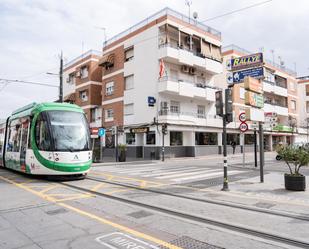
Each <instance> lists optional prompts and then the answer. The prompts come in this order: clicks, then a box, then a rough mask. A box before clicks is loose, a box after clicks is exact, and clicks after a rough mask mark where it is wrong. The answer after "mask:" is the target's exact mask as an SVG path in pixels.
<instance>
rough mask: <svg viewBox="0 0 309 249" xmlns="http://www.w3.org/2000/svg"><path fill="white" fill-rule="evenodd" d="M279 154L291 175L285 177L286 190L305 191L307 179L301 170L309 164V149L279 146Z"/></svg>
mask: <svg viewBox="0 0 309 249" xmlns="http://www.w3.org/2000/svg"><path fill="white" fill-rule="evenodd" d="M277 153H278V155H279V156H281V158H282V160H284V161H285V163H286V164H287V166H288V167H289V170H290V173H289V174H287V173H286V174H285V175H284V183H285V188H286V189H287V190H296V191H304V190H305V189H306V177H305V176H304V175H302V174H301V173H300V172H299V170H300V168H301V167H303V166H307V165H308V164H309V147H307V146H301V147H296V146H279V147H278V148H277Z"/></svg>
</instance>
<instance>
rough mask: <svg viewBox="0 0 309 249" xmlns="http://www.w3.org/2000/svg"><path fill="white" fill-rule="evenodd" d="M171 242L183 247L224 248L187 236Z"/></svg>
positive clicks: (162, 248)
mask: <svg viewBox="0 0 309 249" xmlns="http://www.w3.org/2000/svg"><path fill="white" fill-rule="evenodd" d="M169 243H170V244H172V245H175V246H178V247H181V248H183V249H223V247H218V246H214V245H211V244H208V243H205V242H202V241H199V240H196V239H192V238H190V237H187V236H182V237H180V238H177V239H175V240H172V241H170V242H169ZM159 248H161V249H165V248H166V247H164V246H161V247H159Z"/></svg>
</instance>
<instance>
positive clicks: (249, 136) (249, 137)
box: [245, 134, 254, 145]
mask: <svg viewBox="0 0 309 249" xmlns="http://www.w3.org/2000/svg"><path fill="white" fill-rule="evenodd" d="M245 144H249V145H250V144H254V134H245Z"/></svg>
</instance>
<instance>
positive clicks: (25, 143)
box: [20, 119, 29, 171]
mask: <svg viewBox="0 0 309 249" xmlns="http://www.w3.org/2000/svg"><path fill="white" fill-rule="evenodd" d="M22 128H23V129H22V135H21V145H20V168H21V170H22V171H26V169H27V167H26V151H27V146H28V130H29V119H26V120H24V121H23V123H22Z"/></svg>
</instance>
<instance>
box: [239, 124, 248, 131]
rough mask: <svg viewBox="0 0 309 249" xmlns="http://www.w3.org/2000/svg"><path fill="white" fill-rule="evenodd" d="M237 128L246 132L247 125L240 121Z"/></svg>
mask: <svg viewBox="0 0 309 249" xmlns="http://www.w3.org/2000/svg"><path fill="white" fill-rule="evenodd" d="M239 130H240V131H241V132H246V131H247V130H248V125H247V123H245V122H244V123H241V124H240V125H239Z"/></svg>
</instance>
